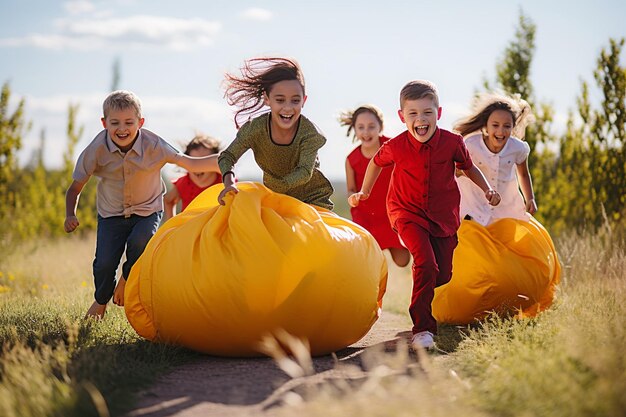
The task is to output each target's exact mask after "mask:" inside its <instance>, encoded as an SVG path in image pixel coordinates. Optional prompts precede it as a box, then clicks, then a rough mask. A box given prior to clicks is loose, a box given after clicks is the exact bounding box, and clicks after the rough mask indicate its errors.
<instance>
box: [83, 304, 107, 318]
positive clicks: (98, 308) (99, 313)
mask: <svg viewBox="0 0 626 417" xmlns="http://www.w3.org/2000/svg"><path fill="white" fill-rule="evenodd" d="M106 310H107V305H106V304H99V303H98V302H97V301H94V302H93V304H92V305H91V307H89V310H87V314H85V318H86V319H87V318H89V317H93V318H94V319H96V320H102V318H103V317H104V313H105V312H106Z"/></svg>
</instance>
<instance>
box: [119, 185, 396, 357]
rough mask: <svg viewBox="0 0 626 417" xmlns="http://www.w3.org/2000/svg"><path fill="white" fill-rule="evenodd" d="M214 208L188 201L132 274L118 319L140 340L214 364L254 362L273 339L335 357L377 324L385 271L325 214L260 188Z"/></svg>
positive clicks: (211, 192)
mask: <svg viewBox="0 0 626 417" xmlns="http://www.w3.org/2000/svg"><path fill="white" fill-rule="evenodd" d="M238 188H239V190H240V192H239V193H238V194H237V195H234V196H233V195H228V196H227V197H226V205H225V206H223V207H222V206H219V204H217V196H218V194H219V192H220V191H221V190H222V189H223V185H221V184H220V185H215V186H213V187H211V188H209V189H208V190H206V191H204V192H203V193H202V194H201V195H200V196H198V197H197V198H196V199H195V200H194V201H193V202H192V203H191V204H190V205H189V206H188V207H187V209H186V210H185V211H184V212H182V213H181V214H179V215H178V216H175V217H173V218H172V219H171V220H169V221H168V222H167V223H166V224H164V225H163V226H162V227H161V229H159V231H158V232H157V233H156V234H155V236H154V237H153V238H152V239H151V240H150V242H149V243H148V245H147V247H146V250H145V251H144V253H143V255H142V256H141V257H140V258H139V260H138V261H137V263H136V264H135V266H134V267H133V269H132V271H131V274H130V277H129V279H128V283H127V285H126V291H125V295H124V299H125V306H124V307H125V311H126V316H127V318H128V321H129V322H130V324H131V325H132V326H133V328H134V329H135V330H136V331H137V333H139V334H140V335H141V336H143V337H145V338H146V339H149V340H154V341H164V342H167V343H173V344H177V345H182V346H186V347H189V348H191V349H194V350H197V351H200V352H205V353H209V354H214V355H224V356H252V355H258V354H259V353H258V352H259V350H258V347H257V346H258V342H259V341H260V340H261V338H262V337H263V336H264V335H267V334H269V333H273V332H275V331H277V330H278V329H282V330H285V331H287V332H288V333H290V334H292V335H295V336H297V337H300V338H303V339H306V340H308V342H309V343H310V347H311V352H312V354H313V355H320V354H326V353H329V352H332V351H335V350H337V349H341V348H344V347H346V346H348V345H350V344H352V343H354V342H356V341H358V340H359V339H360V338H361V337H363V336H364V335H365V334H366V333H367V332H368V330H369V329H370V328H371V326H372V325H373V324H374V322H375V321H376V320H377V318H378V316H379V313H380V308H381V300H382V297H383V295H384V292H385V288H386V282H387V264H386V261H385V257H384V255H383V253H382V251H381V250H380V247H379V246H378V244H377V243H376V240H375V239H374V238H373V237H372V236H371V235H370V234H369V233H368V232H367V231H366V230H365V229H363V228H361V227H360V226H358V225H356V224H355V223H352V222H351V221H349V220H346V219H344V218H342V217H339V216H337V215H336V214H334V213H332V212H330V211H328V210H325V209H322V208H314V207H312V206H310V205H308V204H305V203H302V202H300V201H298V200H296V199H294V198H291V197H288V196H286V195H283V194H277V193H274V192H272V191H270V190H269V189H267V188H266V187H264V186H263V185H261V184H256V183H246V182H240V183H238Z"/></svg>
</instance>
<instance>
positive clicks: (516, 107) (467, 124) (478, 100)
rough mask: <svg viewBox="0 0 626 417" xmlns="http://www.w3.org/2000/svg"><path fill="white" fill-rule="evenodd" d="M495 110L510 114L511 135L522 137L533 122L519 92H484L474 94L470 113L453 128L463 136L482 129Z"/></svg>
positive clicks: (529, 109) (528, 107)
mask: <svg viewBox="0 0 626 417" xmlns="http://www.w3.org/2000/svg"><path fill="white" fill-rule="evenodd" d="M496 110H504V111H507V112H509V113H510V114H511V117H512V119H513V129H512V131H511V135H512V136H515V137H516V138H518V139H524V135H525V132H526V127H527V126H528V125H529V124H530V123H532V122H534V120H535V116H534V115H533V113H532V109H531V108H530V105H529V104H528V102H527V101H526V100H524V99H522V98H521V97H520V95H519V94H515V95H512V96H511V95H507V94H504V93H499V92H485V93H480V94H478V95H476V97H475V98H474V103H473V105H472V113H471V114H470V115H469V116H467V117H465V118H463V119H461V120H459V121H458V122H456V123H455V124H454V126H453V130H455V131H457V132H458V133H459V134H460V135H461V136H463V137H465V136H467V135H469V134H471V133H475V132H479V131H482V129H483V128H484V127H485V126H487V120H489V116H490V115H491V113H493V112H494V111H496Z"/></svg>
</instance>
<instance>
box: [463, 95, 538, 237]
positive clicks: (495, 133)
mask: <svg viewBox="0 0 626 417" xmlns="http://www.w3.org/2000/svg"><path fill="white" fill-rule="evenodd" d="M531 119H533V115H532V113H531V109H530V106H529V105H528V103H527V102H526V101H525V100H522V99H521V98H519V97H509V96H505V95H501V94H495V93H485V94H482V95H479V96H478V97H477V99H476V102H475V104H474V108H473V112H472V114H471V115H470V116H468V117H466V118H464V119H462V120H460V121H458V122H457V123H456V124H455V125H454V128H453V129H454V130H455V131H457V132H459V133H460V134H461V135H462V136H463V137H465V145H466V146H467V149H468V150H469V152H470V155H471V156H472V160H473V161H474V164H476V165H477V166H478V167H479V168H480V170H481V171H482V172H483V173H484V174H485V177H486V178H487V181H489V183H490V184H491V186H492V187H493V188H494V189H495V190H496V191H498V193H500V196H501V197H502V201H501V202H500V204H499V205H497V206H490V205H489V204H486V203H485V197H484V195H483V194H484V193H483V192H482V191H481V189H480V188H478V187H477V186H476V185H475V184H474V183H473V182H472V181H470V180H469V178H467V177H464V176H460V177H459V178H458V182H459V188H460V190H461V211H460V214H461V218H466V219H467V218H468V216H469V218H471V219H472V220H475V221H477V222H478V223H480V224H482V225H483V226H487V225H489V224H491V223H493V222H494V221H496V220H498V219H501V218H513V219H518V220H526V221H528V219H529V216H528V213H529V214H531V215H532V214H535V212H536V211H537V203H536V202H535V196H534V193H533V186H532V180H531V177H530V172H529V170H528V155H529V153H530V147H529V146H528V143H526V142H524V141H523V140H522V138H523V137H524V130H525V129H526V126H527V125H528V123H529V122H530V121H531ZM518 138H519V139H518ZM520 190H521V194H520Z"/></svg>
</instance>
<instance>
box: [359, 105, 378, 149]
mask: <svg viewBox="0 0 626 417" xmlns="http://www.w3.org/2000/svg"><path fill="white" fill-rule="evenodd" d="M381 130H382V126H381V125H380V122H379V121H378V118H377V117H376V116H374V115H373V114H372V113H371V112H369V111H364V112H362V113H359V115H358V116H357V117H356V121H355V122H354V133H355V135H356V137H357V139H358V140H360V141H361V145H362V146H363V147H364V148H369V147H376V148H378V147H379V146H380V142H379V137H380V131H381Z"/></svg>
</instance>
